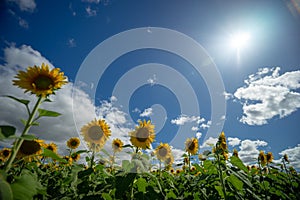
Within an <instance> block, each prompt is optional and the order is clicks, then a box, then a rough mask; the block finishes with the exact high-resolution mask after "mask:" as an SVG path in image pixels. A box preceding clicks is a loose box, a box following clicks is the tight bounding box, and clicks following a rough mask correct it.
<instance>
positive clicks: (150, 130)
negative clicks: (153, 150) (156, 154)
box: [129, 120, 155, 149]
mask: <svg viewBox="0 0 300 200" xmlns="http://www.w3.org/2000/svg"><path fill="white" fill-rule="evenodd" d="M129 135H130V142H131V143H132V145H134V146H136V147H138V148H142V149H150V144H151V143H152V142H153V141H154V138H155V134H154V125H153V124H151V121H150V120H149V121H147V122H146V120H144V121H139V126H136V127H135V130H134V131H132V132H130V133H129Z"/></svg>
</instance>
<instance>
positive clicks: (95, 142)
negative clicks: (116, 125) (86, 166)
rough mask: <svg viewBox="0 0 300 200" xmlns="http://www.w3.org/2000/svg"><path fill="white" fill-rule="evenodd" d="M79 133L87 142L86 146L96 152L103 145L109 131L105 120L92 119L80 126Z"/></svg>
mask: <svg viewBox="0 0 300 200" xmlns="http://www.w3.org/2000/svg"><path fill="white" fill-rule="evenodd" d="M81 134H82V135H83V137H84V140H85V141H86V142H87V145H88V147H89V148H90V149H91V150H92V151H94V152H98V151H100V150H101V148H102V147H103V146H104V144H105V142H106V141H107V139H108V138H109V136H110V135H111V132H110V127H109V126H108V124H107V123H106V122H105V120H97V119H94V120H93V121H91V122H90V123H88V124H87V125H85V126H83V127H82V128H81Z"/></svg>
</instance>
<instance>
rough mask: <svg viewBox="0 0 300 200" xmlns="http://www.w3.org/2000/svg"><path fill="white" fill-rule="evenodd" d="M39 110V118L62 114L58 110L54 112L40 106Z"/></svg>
mask: <svg viewBox="0 0 300 200" xmlns="http://www.w3.org/2000/svg"><path fill="white" fill-rule="evenodd" d="M38 112H39V118H40V117H57V116H59V115H61V114H60V113H58V112H54V111H51V110H45V109H40V108H39V109H38Z"/></svg>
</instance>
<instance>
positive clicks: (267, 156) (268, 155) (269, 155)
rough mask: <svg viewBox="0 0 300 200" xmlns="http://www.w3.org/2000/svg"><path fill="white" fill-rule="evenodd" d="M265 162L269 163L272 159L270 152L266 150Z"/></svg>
mask: <svg viewBox="0 0 300 200" xmlns="http://www.w3.org/2000/svg"><path fill="white" fill-rule="evenodd" d="M266 159H267V163H271V162H272V161H273V159H274V157H273V154H272V152H268V153H267V155H266Z"/></svg>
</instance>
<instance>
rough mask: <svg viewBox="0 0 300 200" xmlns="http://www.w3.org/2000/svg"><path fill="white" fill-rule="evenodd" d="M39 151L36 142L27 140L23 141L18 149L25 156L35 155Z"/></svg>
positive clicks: (38, 145)
mask: <svg viewBox="0 0 300 200" xmlns="http://www.w3.org/2000/svg"><path fill="white" fill-rule="evenodd" d="M40 149H41V146H40V144H39V143H38V142H36V141H27V140H24V141H23V143H22V145H21V147H20V151H21V152H22V153H23V154H25V155H32V154H35V153H36V152H38V151H39V150H40Z"/></svg>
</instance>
